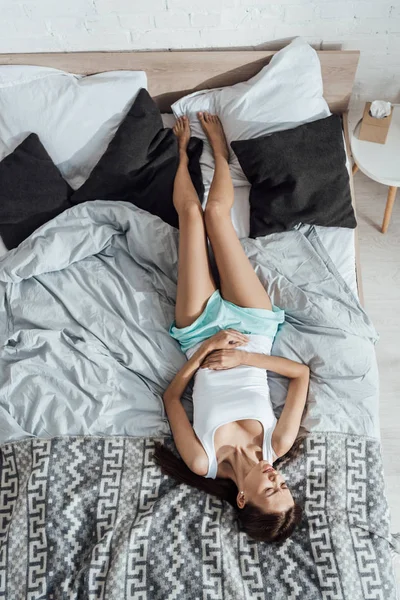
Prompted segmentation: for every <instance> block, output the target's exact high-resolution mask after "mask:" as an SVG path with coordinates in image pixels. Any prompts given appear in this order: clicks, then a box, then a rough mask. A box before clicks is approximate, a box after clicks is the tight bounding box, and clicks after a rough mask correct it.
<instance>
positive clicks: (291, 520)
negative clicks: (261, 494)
mask: <svg viewBox="0 0 400 600" xmlns="http://www.w3.org/2000/svg"><path fill="white" fill-rule="evenodd" d="M154 458H155V461H156V463H157V464H158V465H159V466H160V467H161V470H162V472H163V473H165V474H166V475H169V476H170V477H173V478H174V479H175V480H176V481H178V482H179V483H186V484H187V485H190V486H192V487H195V488H197V489H198V490H202V491H203V492H207V493H208V494H212V495H214V496H218V497H219V498H221V499H222V500H226V501H227V502H229V504H231V505H232V506H233V507H234V508H235V509H236V511H237V519H238V521H239V524H240V528H241V529H242V530H243V531H245V532H246V533H247V534H248V535H249V536H250V537H251V538H253V539H254V540H257V541H260V542H283V541H284V540H286V539H287V538H288V537H290V536H291V535H292V533H293V531H294V529H295V527H296V525H297V524H298V523H300V521H301V516H302V509H301V507H300V506H299V505H298V504H296V503H295V504H294V506H292V507H291V508H289V509H288V510H287V511H285V512H281V513H264V512H262V511H261V510H260V509H259V508H257V507H256V506H254V505H252V504H250V503H249V502H247V503H246V504H245V506H244V508H239V507H238V505H237V503H236V497H237V493H238V489H237V487H236V484H235V483H234V482H233V481H232V480H231V479H221V478H218V477H217V478H216V479H209V478H205V477H201V476H200V475H196V473H193V471H191V470H190V469H189V467H188V466H187V465H186V463H185V462H184V461H183V460H182V459H181V458H179V457H178V456H176V455H175V454H174V453H173V452H172V451H171V450H170V449H169V448H167V447H166V446H163V445H162V444H160V443H159V442H155V451H154Z"/></svg>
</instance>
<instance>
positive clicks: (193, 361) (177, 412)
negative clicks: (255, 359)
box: [163, 330, 247, 476]
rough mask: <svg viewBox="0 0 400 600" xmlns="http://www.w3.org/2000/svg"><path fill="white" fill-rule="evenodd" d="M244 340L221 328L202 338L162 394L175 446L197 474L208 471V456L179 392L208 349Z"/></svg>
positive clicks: (181, 392) (234, 344)
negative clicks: (204, 339)
mask: <svg viewBox="0 0 400 600" xmlns="http://www.w3.org/2000/svg"><path fill="white" fill-rule="evenodd" d="M246 340H247V338H246V336H244V335H243V334H241V333H238V332H237V331H232V330H224V331H221V332H219V333H218V334H216V335H214V336H212V337H211V338H209V339H208V340H206V341H205V342H203V344H202V345H201V346H200V347H199V348H198V350H196V352H195V353H194V354H193V356H192V357H191V358H190V359H189V360H188V361H187V362H186V363H185V364H184V365H183V367H182V368H181V369H180V371H178V373H177V374H176V375H175V377H174V378H173V380H172V381H171V383H170V384H169V386H168V388H167V389H166V391H165V392H164V394H163V401H164V407H165V411H166V413H167V416H168V421H169V424H170V427H171V431H172V435H173V437H174V441H175V445H176V447H177V450H178V452H179V454H180V455H181V457H182V460H184V462H185V463H186V465H187V466H188V467H189V469H191V470H192V471H193V472H194V473H197V474H198V475H203V476H205V475H207V471H208V457H207V454H206V452H205V450H204V448H203V446H202V444H201V443H200V441H199V440H198V438H197V437H196V434H195V433H194V430H193V427H192V425H191V424H190V421H189V419H188V417H187V414H186V412H185V409H184V408H183V406H182V403H181V396H182V394H183V392H184V391H185V389H186V387H187V385H188V383H189V381H190V380H191V378H192V377H193V375H194V373H195V372H196V371H197V369H198V368H199V367H200V365H201V363H202V362H203V360H204V359H205V358H206V356H207V355H208V354H209V353H210V352H212V351H213V350H215V349H216V348H224V347H229V346H230V347H232V346H233V347H234V346H237V345H240V344H243V343H245V341H246Z"/></svg>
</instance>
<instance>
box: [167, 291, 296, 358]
mask: <svg viewBox="0 0 400 600" xmlns="http://www.w3.org/2000/svg"><path fill="white" fill-rule="evenodd" d="M284 320H285V312H284V311H283V310H281V309H280V308H278V307H277V306H274V305H272V310H267V309H266V308H242V307H241V306H237V305H236V304H233V303H232V302H228V301H227V300H224V299H223V298H222V296H221V294H220V292H219V290H215V292H214V293H213V294H212V296H210V298H209V299H208V302H207V304H206V307H205V309H204V310H203V312H202V313H201V315H200V316H199V317H197V319H196V320H195V321H194V322H193V323H192V324H191V325H188V326H187V327H182V328H180V329H179V328H178V327H176V326H175V321H174V322H173V323H172V325H171V327H170V328H169V333H170V335H171V336H172V337H173V338H174V339H176V340H177V341H178V342H179V344H180V346H181V349H182V352H187V350H189V348H192V346H195V345H196V344H198V343H199V342H203V341H204V340H206V339H208V338H209V337H211V336H212V335H214V334H215V333H218V332H219V331H221V330H222V329H235V330H236V331H239V332H240V333H244V334H251V333H253V334H256V335H265V336H267V337H270V338H271V339H274V337H275V336H276V333H277V331H278V327H279V325H280V323H283V322H284Z"/></svg>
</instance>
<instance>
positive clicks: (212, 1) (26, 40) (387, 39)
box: [0, 0, 400, 110]
mask: <svg viewBox="0 0 400 600" xmlns="http://www.w3.org/2000/svg"><path fill="white" fill-rule="evenodd" d="M0 15H1V17H0V52H64V51H67V52H68V51H69V52H71V51H74V50H80V51H82V50H136V49H141V50H142V49H152V50H153V49H167V48H177V49H178V48H213V47H219V48H230V47H240V46H245V47H257V46H263V47H265V48H271V49H274V48H277V49H278V48H280V47H282V46H283V45H285V44H286V43H287V42H288V41H289V40H290V39H291V38H293V37H295V36H298V35H302V36H303V37H305V38H306V39H307V40H308V41H309V42H310V43H311V44H312V45H313V46H314V47H315V48H317V49H318V48H321V49H323V48H334V49H343V50H351V49H359V50H361V53H362V54H361V59H360V64H359V67H358V71H357V77H356V82H355V85H354V93H353V97H352V106H353V108H354V109H355V108H356V107H357V110H358V108H359V105H361V104H362V103H363V101H364V100H366V99H374V98H384V99H388V100H391V101H392V102H400V0H391V1H390V0H349V1H347V2H344V1H343V0H339V1H335V0H272V1H268V0H58V1H55V0H0Z"/></svg>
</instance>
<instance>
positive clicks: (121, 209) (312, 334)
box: [0, 201, 379, 443]
mask: <svg viewBox="0 0 400 600" xmlns="http://www.w3.org/2000/svg"><path fill="white" fill-rule="evenodd" d="M177 246H178V232H177V231H176V230H175V229H173V228H172V227H170V226H169V225H167V224H165V223H164V222H162V221H161V220H160V219H158V218H157V217H154V216H153V215H151V214H149V213H147V212H144V211H142V210H140V209H138V208H136V207H135V206H132V205H130V204H127V203H123V202H106V201H96V202H89V203H85V204H82V205H79V206H76V207H74V208H72V209H69V210H67V211H66V212H64V213H63V214H62V215H60V216H58V217H57V218H56V219H53V220H52V221H50V222H49V223H47V224H46V225H44V226H42V227H41V228H40V229H38V230H37V231H36V232H35V233H34V234H33V235H32V236H31V237H30V238H28V239H27V240H26V241H25V242H23V243H22V244H21V245H20V246H19V247H18V248H17V249H15V250H12V251H11V252H9V253H8V254H7V255H6V256H5V257H3V258H2V259H1V260H0V327H1V329H0V341H1V349H0V367H1V368H0V443H2V442H5V441H11V440H18V439H21V438H24V437H27V436H37V437H52V436H55V435H62V434H67V433H68V434H75V435H76V434H78V435H82V434H91V435H94V434H96V435H102V434H104V435H132V436H144V437H145V436H153V435H166V434H169V433H170V429H169V424H168V421H167V419H166V415H165V411H164V407H163V402H162V393H163V391H164V390H165V388H166V387H167V385H168V383H169V382H170V381H171V379H172V378H173V376H174V375H175V373H176V372H177V371H178V370H179V368H180V367H181V366H182V364H183V363H184V361H185V357H184V355H183V354H182V353H181V351H180V348H179V345H178V343H177V342H176V341H175V340H173V339H172V338H171V337H170V336H169V334H168V328H169V325H170V323H171V321H172V320H173V317H174V304H175V296H176V278H177ZM243 246H244V249H245V251H246V253H247V255H248V256H249V258H250V260H251V262H252V264H253V265H254V267H255V269H256V271H257V273H258V275H259V277H260V279H261V280H262V282H263V284H264V285H265V287H266V289H267V290H268V292H269V294H270V296H271V298H272V301H273V302H274V304H276V305H277V306H279V307H281V308H283V309H284V310H285V312H286V320H285V323H284V324H283V325H282V326H281V327H280V329H279V331H278V334H277V337H276V338H275V342H274V345H273V348H272V354H275V355H278V356H285V357H287V358H291V359H293V360H297V361H302V362H304V363H306V364H308V365H309V366H310V369H311V381H310V389H309V396H308V407H307V411H306V414H305V417H304V420H303V428H304V429H305V430H306V431H313V432H315V431H336V432H342V433H356V434H357V433H358V434H363V435H368V436H372V437H378V436H379V424H378V376H377V365H376V357H375V350H374V344H375V343H376V341H377V339H378V336H377V333H376V331H375V329H374V327H373V325H372V323H371V321H370V319H369V318H368V316H367V315H366V313H365V312H364V310H363V309H362V307H361V306H360V304H359V302H358V300H357V299H356V298H355V296H354V294H353V293H352V292H351V290H350V289H349V288H348V286H347V285H346V284H345V282H344V281H343V279H342V278H341V276H340V275H339V274H338V272H337V271H336V269H335V267H334V265H333V263H332V261H331V260H330V258H329V256H328V255H327V253H326V251H325V249H324V247H323V246H322V244H321V242H320V241H319V238H318V235H317V233H316V231H315V229H314V228H313V227H311V228H310V230H309V232H308V235H307V236H305V235H304V234H303V233H301V232H300V231H297V230H294V231H290V232H284V233H277V234H273V235H270V236H267V237H265V238H259V239H258V240H251V239H246V240H243ZM193 268H194V269H195V268H196V265H193ZM287 383H288V382H287V380H286V379H284V378H281V377H279V376H276V375H275V374H273V373H271V374H270V389H271V398H272V401H273V403H274V405H275V407H276V412H277V414H279V410H280V408H281V406H282V405H283V402H284V399H285V394H286V387H287ZM183 403H184V406H185V409H186V410H187V413H188V415H189V418H190V419H191V418H192V404H191V399H190V388H189V389H188V390H187V391H186V394H185V396H184V398H183Z"/></svg>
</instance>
